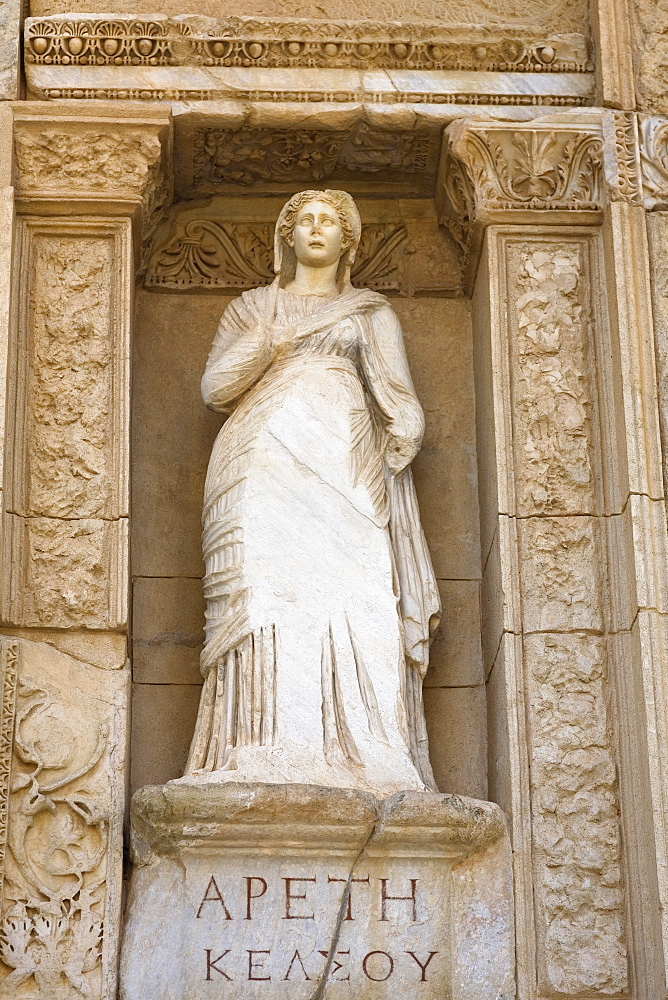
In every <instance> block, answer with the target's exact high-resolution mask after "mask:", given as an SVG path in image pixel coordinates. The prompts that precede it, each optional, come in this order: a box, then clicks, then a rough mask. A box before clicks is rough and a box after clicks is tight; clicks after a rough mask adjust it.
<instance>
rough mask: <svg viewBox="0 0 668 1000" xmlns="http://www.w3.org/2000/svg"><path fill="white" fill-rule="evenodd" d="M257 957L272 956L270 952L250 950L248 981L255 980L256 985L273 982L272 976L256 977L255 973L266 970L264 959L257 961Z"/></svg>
mask: <svg viewBox="0 0 668 1000" xmlns="http://www.w3.org/2000/svg"><path fill="white" fill-rule="evenodd" d="M255 955H271V951H269V950H262V949H259V950H256V949H254V950H253V951H250V950H248V979H249V980H253V981H254V982H256V983H269V982H271V976H256V975H255V973H256V972H259V971H264V970H265V965H264V962H265V960H264V959H263V958H261V959H257V958H255Z"/></svg>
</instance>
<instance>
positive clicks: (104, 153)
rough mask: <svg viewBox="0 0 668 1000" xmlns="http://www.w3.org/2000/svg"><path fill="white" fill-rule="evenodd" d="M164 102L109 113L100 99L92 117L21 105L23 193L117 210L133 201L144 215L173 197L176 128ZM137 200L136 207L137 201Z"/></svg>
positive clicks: (17, 152) (19, 179)
mask: <svg viewBox="0 0 668 1000" xmlns="http://www.w3.org/2000/svg"><path fill="white" fill-rule="evenodd" d="M170 122H171V118H170V114H169V111H168V110H164V109H157V108H155V109H154V108H151V109H145V108H138V109H133V111H132V114H131V115H127V114H119V115H115V114H110V113H109V110H108V109H104V107H103V106H100V105H99V104H98V105H97V106H95V105H94V106H93V108H92V110H91V114H90V115H87V116H86V117H85V118H83V119H82V118H81V117H80V116H78V115H76V114H73V113H72V112H71V111H70V110H69V109H67V108H66V107H63V106H60V107H58V108H57V109H56V108H52V107H49V109H48V111H46V110H45V108H44V106H43V105H40V104H33V103H28V102H26V103H24V104H21V105H16V106H15V113H14V157H15V185H16V189H17V195H18V196H19V197H20V198H22V199H31V200H40V201H46V202H54V201H55V202H62V201H64V200H67V201H71V200H75V201H79V202H81V201H89V202H91V201H92V202H94V203H95V205H96V211H98V212H99V211H100V210H101V211H102V212H103V213H106V212H109V213H111V214H117V212H118V208H117V206H118V205H119V204H120V205H123V204H125V205H127V206H128V207H127V208H126V209H125V210H124V211H128V210H130V211H133V210H134V206H137V205H141V206H142V207H143V209H144V222H145V224H146V222H147V221H148V220H151V219H152V217H153V216H154V215H155V213H156V208H157V207H158V206H159V205H161V204H163V203H164V202H165V201H166V200H167V199H168V198H169V197H170V186H171V127H170ZM130 206H132V208H131V207H130Z"/></svg>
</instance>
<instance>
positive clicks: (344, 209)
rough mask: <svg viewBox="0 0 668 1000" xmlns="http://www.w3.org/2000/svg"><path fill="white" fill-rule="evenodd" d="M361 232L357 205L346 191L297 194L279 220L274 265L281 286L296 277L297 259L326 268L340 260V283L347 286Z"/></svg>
mask: <svg viewBox="0 0 668 1000" xmlns="http://www.w3.org/2000/svg"><path fill="white" fill-rule="evenodd" d="M360 233H361V223H360V217H359V212H358V211H357V206H356V205H355V202H354V201H353V199H352V198H351V197H350V195H349V194H347V193H346V192H345V191H329V190H328V191H300V192H299V193H298V194H294V195H293V196H292V198H290V200H289V201H288V202H287V203H286V204H285V205H284V206H283V209H282V211H281V214H280V215H279V217H278V222H277V223H276V234H275V239H274V257H275V260H274V268H275V270H276V273H277V274H278V275H280V282H281V285H286V284H287V283H288V282H289V281H291V280H292V279H293V278H294V275H295V269H296V266H297V261H300V262H301V263H302V264H305V265H306V266H308V267H323V266H326V265H328V264H333V263H334V262H335V261H337V260H338V261H339V270H338V281H339V285H340V286H341V287H343V286H345V285H347V284H348V282H349V281H350V267H351V265H352V262H353V260H354V258H355V252H356V250H357V246H358V244H359V240H360Z"/></svg>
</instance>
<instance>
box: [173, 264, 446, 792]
mask: <svg viewBox="0 0 668 1000" xmlns="http://www.w3.org/2000/svg"><path fill="white" fill-rule="evenodd" d="M202 394H203V397H204V401H205V402H206V404H207V405H208V406H209V407H210V408H212V409H214V410H217V411H219V412H223V413H228V414H230V415H229V417H228V419H227V421H226V423H225V424H224V425H223V428H222V430H221V431H220V433H219V435H218V437H217V439H216V442H215V444H214V448H213V451H212V455H211V460H210V463H209V469H208V474H207V480H206V487H205V497H204V510H203V549H204V560H205V579H204V592H205V598H206V629H205V646H204V650H203V653H202V673H203V675H204V687H203V690H202V696H201V701H200V708H199V715H198V720H197V726H196V729H195V735H194V738H193V742H192V747H191V751H190V757H189V761H188V767H187V771H186V778H187V777H188V776H191V777H192V778H195V777H197V776H202V777H203V776H207V778H208V780H211V779H212V778H213V779H214V780H237V781H239V780H241V781H268V782H271V781H279V782H282V781H290V782H292V781H295V782H305V783H311V784H323V785H335V786H343V787H358V788H364V789H367V790H370V791H375V792H378V793H382V794H391V793H392V792H394V791H397V790H400V789H405V788H425V787H427V788H434V787H435V786H434V781H433V776H432V772H431V767H430V765H429V756H428V747H427V737H426V729H425V723H424V712H423V705H422V680H423V677H424V674H425V672H426V669H427V664H428V656H429V642H430V639H431V635H432V633H433V630H434V628H435V626H436V624H437V622H438V617H439V614H440V605H439V599H438V590H437V587H436V581H435V578H434V573H433V569H432V565H431V560H430V557H429V553H428V550H427V546H426V542H425V538H424V535H423V532H422V528H421V526H420V518H419V512H418V507H417V500H416V497H415V490H414V486H413V480H412V474H411V470H410V462H411V460H412V459H413V458H414V456H415V454H416V453H417V451H418V450H419V447H420V443H421V440H422V435H423V430H424V420H423V414H422V410H421V407H420V405H419V402H418V400H417V398H416V396H415V391H414V389H413V385H412V381H411V377H410V373H409V370H408V364H407V361H406V356H405V351H404V345H403V335H402V331H401V327H400V325H399V322H398V319H397V317H396V315H395V313H394V312H393V310H392V309H391V307H390V305H389V303H388V302H387V300H386V299H385V298H384V296H382V295H379V294H378V293H375V292H371V291H369V290H358V291H356V290H354V289H352V288H351V287H350V286H348V288H347V290H346V291H344V292H342V293H341V294H339V295H337V296H333V297H319V296H310V295H309V296H304V295H298V294H296V293H293V292H289V291H286V290H283V289H282V288H280V287H279V283H278V281H276V282H274V284H273V285H271V286H270V287H268V288H259V289H254V290H253V291H250V292H245V293H244V294H243V295H242V296H241V297H240V298H238V299H236V300H234V301H233V302H232V303H231V304H230V305H229V306H228V307H227V309H226V310H225V312H224V314H223V317H222V319H221V321H220V325H219V328H218V332H217V334H216V338H215V340H214V343H213V346H212V349H211V353H210V356H209V360H208V363H207V366H206V371H205V374H204V377H203V379H202ZM390 455H392V456H393V459H392V468H393V469H395V470H396V469H399V471H398V472H392V471H391V470H390V467H389V465H388V457H389V456H390Z"/></svg>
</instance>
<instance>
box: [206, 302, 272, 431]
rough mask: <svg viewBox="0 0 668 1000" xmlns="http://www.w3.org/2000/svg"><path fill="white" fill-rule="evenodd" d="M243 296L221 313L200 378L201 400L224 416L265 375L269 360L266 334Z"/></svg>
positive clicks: (270, 356) (269, 348)
mask: <svg viewBox="0 0 668 1000" xmlns="http://www.w3.org/2000/svg"><path fill="white" fill-rule="evenodd" d="M245 298H246V296H242V297H241V298H239V299H235V300H234V301H233V302H231V303H230V305H229V306H228V307H227V309H226V310H225V312H224V313H223V315H222V317H221V320H220V323H219V324H218V330H217V332H216V336H215V338H214V341H213V345H212V347H211V351H210V353H209V359H208V361H207V363H206V369H205V371H204V375H203V376H202V399H203V400H204V402H205V403H206V405H207V406H208V407H209V409H210V410H216V411H218V412H220V413H227V412H229V411H230V410H231V409H233V407H234V405H235V404H236V403H237V401H238V400H239V399H240V398H241V396H243V395H244V393H245V392H247V390H248V389H250V388H251V386H253V385H254V384H255V383H256V382H257V381H258V380H259V379H260V378H261V377H262V376H263V375H264V373H265V371H266V370H267V368H268V367H269V365H270V363H271V359H272V350H271V343H270V338H269V333H268V331H267V328H266V326H265V324H264V323H263V322H262V317H261V315H260V314H259V312H258V311H257V310H256V309H253V308H251V303H249V302H248V301H244V299H245Z"/></svg>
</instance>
